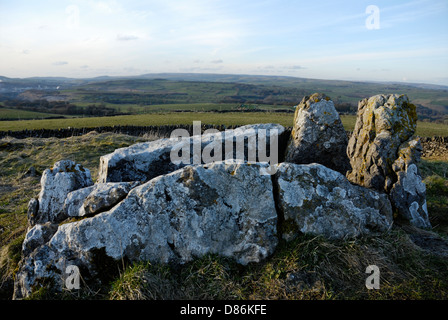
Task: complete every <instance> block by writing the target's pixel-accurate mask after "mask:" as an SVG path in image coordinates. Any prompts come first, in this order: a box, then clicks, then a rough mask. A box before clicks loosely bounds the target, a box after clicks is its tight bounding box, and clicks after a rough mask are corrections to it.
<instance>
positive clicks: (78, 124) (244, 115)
mask: <svg viewBox="0 0 448 320" xmlns="http://www.w3.org/2000/svg"><path fill="white" fill-rule="evenodd" d="M0 110H1V109H0ZM293 118H294V116H293V114H291V113H277V112H229V113H213V112H172V113H171V112H166V113H150V114H140V115H127V116H115V117H92V118H72V119H44V120H22V121H0V131H9V130H11V131H20V130H24V129H29V130H31V129H61V128H68V127H71V128H94V127H101V126H120V125H121V126H123V125H134V126H157V125H179V124H193V121H201V122H202V124H215V125H219V124H223V125H228V126H231V125H232V126H235V125H245V124H254V123H279V124H281V125H283V126H286V127H290V126H292V125H293ZM341 120H342V123H343V124H344V127H345V129H346V130H348V131H351V130H353V127H354V125H355V121H356V116H354V115H341ZM417 135H419V136H424V137H431V136H448V125H446V124H441V123H431V122H418V125H417Z"/></svg>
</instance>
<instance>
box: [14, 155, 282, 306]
mask: <svg viewBox="0 0 448 320" xmlns="http://www.w3.org/2000/svg"><path fill="white" fill-rule="evenodd" d="M267 166H268V165H267V164H235V163H233V164H228V163H224V162H215V163H212V164H206V165H198V166H187V167H184V168H182V169H179V170H177V171H175V172H172V173H170V174H166V175H163V176H159V177H156V178H154V179H152V180H150V181H149V182H147V183H145V184H143V185H140V186H138V187H136V188H134V189H132V190H131V191H130V192H129V194H128V195H127V197H126V198H125V199H124V200H122V201H121V202H120V203H118V204H117V205H115V206H114V207H113V208H112V209H111V210H109V211H106V212H102V213H99V214H97V215H95V216H93V217H88V218H84V219H83V220H80V221H77V222H71V223H64V224H61V225H60V226H59V228H58V230H57V231H56V233H55V234H54V235H53V236H52V237H51V239H50V240H49V241H48V242H47V243H45V244H43V245H41V246H38V247H37V248H35V247H36V246H33V248H35V249H34V251H33V252H32V253H31V254H29V255H28V256H27V257H26V258H25V260H24V263H23V265H22V267H21V269H20V270H19V272H18V274H17V279H18V280H17V281H16V283H17V287H16V292H17V295H16V296H17V297H21V296H27V295H28V294H29V292H30V290H31V289H30V288H32V286H33V283H34V282H35V281H36V279H38V277H41V278H42V277H43V278H45V277H50V278H55V277H56V278H57V279H59V278H60V275H61V274H62V273H63V271H64V268H65V266H67V265H71V264H75V265H78V266H79V267H80V269H82V270H88V273H89V275H91V276H94V275H95V274H98V269H99V268H100V267H101V266H98V265H96V264H95V261H96V260H95V255H97V254H98V252H102V255H103V256H105V257H107V259H111V260H113V261H117V262H118V263H119V261H121V260H122V259H126V260H129V261H138V260H145V261H148V260H149V261H151V262H153V263H174V264H178V263H179V264H182V263H186V262H188V261H191V260H192V259H194V258H195V257H200V256H203V255H205V254H208V253H214V254H219V255H222V256H226V257H231V258H233V259H235V260H236V261H237V262H238V263H241V264H248V263H251V262H259V261H261V260H262V259H264V258H266V257H267V256H269V255H270V254H272V253H273V251H274V249H275V247H276V245H277V242H278V239H277V212H276V208H275V203H274V196H273V185H272V180H271V177H270V176H269V175H263V174H260V171H261V170H260V168H261V167H267ZM31 235H32V234H31V233H29V235H27V237H28V236H30V237H31ZM82 276H83V279H84V276H85V278H88V277H87V275H82ZM58 277H59V278H58ZM56 278H55V279H56ZM55 283H56V284H57V285H59V286H61V285H62V284H63V282H61V281H60V280H57V281H55Z"/></svg>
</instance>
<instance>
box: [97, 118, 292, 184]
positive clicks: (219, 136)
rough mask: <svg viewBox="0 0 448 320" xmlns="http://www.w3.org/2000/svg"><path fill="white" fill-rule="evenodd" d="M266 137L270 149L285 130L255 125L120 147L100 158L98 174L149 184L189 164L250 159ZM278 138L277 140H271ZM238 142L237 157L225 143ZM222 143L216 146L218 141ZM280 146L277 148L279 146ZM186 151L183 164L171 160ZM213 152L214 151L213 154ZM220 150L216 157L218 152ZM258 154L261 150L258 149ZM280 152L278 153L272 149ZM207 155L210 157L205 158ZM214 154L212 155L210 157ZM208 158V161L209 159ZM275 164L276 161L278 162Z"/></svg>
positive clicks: (100, 177) (110, 179)
mask: <svg viewBox="0 0 448 320" xmlns="http://www.w3.org/2000/svg"><path fill="white" fill-rule="evenodd" d="M260 130H262V135H264V134H266V136H267V138H266V139H265V140H266V145H265V148H266V149H267V150H270V149H271V140H272V141H278V137H279V136H280V135H281V134H283V132H284V131H285V128H284V127H283V126H281V125H279V124H273V123H268V124H254V125H247V126H242V127H239V128H236V129H234V130H226V131H223V132H219V131H217V130H215V131H213V130H211V132H210V133H206V134H203V135H201V136H193V137H186V138H184V139H182V140H180V139H175V138H173V139H172V138H169V139H159V140H155V141H150V142H143V143H137V144H134V145H132V146H130V147H126V148H120V149H117V150H115V151H114V152H113V153H110V154H107V155H104V156H102V157H101V158H100V167H99V173H98V182H99V183H105V182H123V181H142V182H146V181H149V180H151V179H152V178H155V177H157V176H160V175H163V174H167V173H170V172H173V171H175V170H177V169H180V168H182V167H184V166H186V165H189V164H205V163H211V162H214V161H224V160H230V159H237V160H241V161H244V160H250V159H248V152H247V151H248V148H257V145H256V142H255V144H254V143H253V142H254V141H256V140H250V138H251V137H252V138H256V139H258V138H259V137H260ZM271 136H272V137H276V140H274V139H271ZM238 139H246V141H244V147H243V148H244V149H245V153H244V154H241V155H239V154H237V152H236V148H231V150H230V152H227V151H228V150H226V143H227V144H228V142H229V141H230V145H231V146H232V147H233V145H234V142H235V143H236V141H238ZM218 141H219V142H221V143H217V142H218ZM194 145H197V146H198V149H199V150H200V155H199V156H201V157H200V158H199V159H195V158H193V157H194V156H195V155H194V154H195V152H194V148H195V146H194ZM277 147H278V145H277ZM182 149H187V150H188V151H189V154H190V156H189V157H188V159H185V160H186V161H185V162H186V163H185V162H184V161H182V162H176V161H171V152H172V151H173V150H175V151H179V152H180V151H181V150H182ZM212 150H213V151H212ZM218 150H219V151H220V152H219V155H218V152H216V154H215V153H214V152H215V151H218ZM255 151H259V150H255ZM272 151H273V152H278V150H272ZM203 155H207V156H208V157H204V156H203ZM210 155H211V156H210ZM207 158H208V160H207ZM252 160H253V162H261V161H259V159H258V158H254V159H252ZM275 163H276V162H275Z"/></svg>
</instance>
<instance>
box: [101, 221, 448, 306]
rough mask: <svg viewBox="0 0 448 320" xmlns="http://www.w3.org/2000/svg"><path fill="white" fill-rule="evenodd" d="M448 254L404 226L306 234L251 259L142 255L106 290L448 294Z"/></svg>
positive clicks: (194, 294) (240, 295)
mask: <svg viewBox="0 0 448 320" xmlns="http://www.w3.org/2000/svg"><path fill="white" fill-rule="evenodd" d="M372 264H374V265H377V266H378V267H379V268H380V270H381V276H380V290H368V289H367V288H366V287H365V280H366V277H367V275H366V273H365V270H366V267H367V266H369V265H372ZM447 267H448V261H447V260H446V259H442V258H437V257H434V256H430V255H428V254H425V253H423V252H422V251H420V250H418V249H417V248H416V247H415V245H413V243H412V241H411V240H410V237H409V235H408V234H407V233H406V232H404V231H403V230H401V229H399V228H396V229H394V230H391V231H389V232H388V233H385V234H383V235H381V236H370V237H363V238H360V239H357V240H351V241H329V240H326V239H324V238H322V237H315V236H310V235H301V236H299V238H298V239H296V240H295V241H293V242H291V243H286V242H284V241H282V242H281V243H280V244H279V246H278V248H277V250H276V252H275V253H274V254H273V255H272V256H271V257H270V258H269V259H268V260H266V261H264V262H262V263H259V264H253V265H249V266H240V265H237V264H236V263H235V262H233V261H232V260H230V259H226V258H223V257H219V256H216V255H206V256H204V257H202V258H198V259H196V260H194V261H193V262H191V263H188V264H187V265H184V266H181V267H180V268H174V267H168V266H161V265H152V264H151V263H148V262H138V263H135V264H133V265H130V266H128V267H127V268H125V270H124V271H123V272H122V273H121V276H120V277H119V278H118V279H117V280H115V281H114V282H112V284H111V286H110V289H109V292H108V293H107V294H106V295H105V296H104V297H103V298H106V299H117V300H127V299H130V300H141V299H142V300H144V299H150V300H152V299H192V300H201V299H221V300H222V299H242V300H246V299H250V300H253V299H256V300H265V299H275V300H278V299H287V300H297V299H305V300H308V299H313V300H314V299H322V300H334V299H373V300H384V299H447V298H448V268H447Z"/></svg>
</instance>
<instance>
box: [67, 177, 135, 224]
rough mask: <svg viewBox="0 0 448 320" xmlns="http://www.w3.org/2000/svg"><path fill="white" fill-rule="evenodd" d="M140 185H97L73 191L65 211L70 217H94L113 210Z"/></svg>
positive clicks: (113, 183) (126, 183) (112, 183)
mask: <svg viewBox="0 0 448 320" xmlns="http://www.w3.org/2000/svg"><path fill="white" fill-rule="evenodd" d="M139 184H140V183H139V182H108V183H96V184H94V185H93V186H90V187H86V188H82V189H78V190H75V191H72V192H70V193H69V194H68V195H67V198H66V199H65V203H64V210H65V212H66V214H67V216H68V217H84V216H93V215H95V214H97V213H99V212H102V211H107V210H109V209H111V208H112V207H113V206H114V205H116V204H117V203H119V202H120V201H121V200H123V199H124V198H126V196H127V194H128V193H129V191H130V190H131V189H132V188H134V187H136V186H137V185H139Z"/></svg>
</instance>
